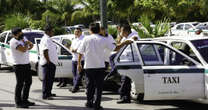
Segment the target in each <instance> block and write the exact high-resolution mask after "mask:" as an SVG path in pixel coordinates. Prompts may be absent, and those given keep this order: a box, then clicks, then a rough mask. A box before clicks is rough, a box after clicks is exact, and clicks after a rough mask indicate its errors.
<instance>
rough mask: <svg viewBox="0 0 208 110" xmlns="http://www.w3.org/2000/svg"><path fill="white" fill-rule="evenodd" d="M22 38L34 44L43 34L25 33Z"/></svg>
mask: <svg viewBox="0 0 208 110" xmlns="http://www.w3.org/2000/svg"><path fill="white" fill-rule="evenodd" d="M24 36H25V37H26V38H27V39H28V40H29V41H31V42H32V43H33V44H34V43H35V38H42V37H43V33H40V32H25V33H24Z"/></svg>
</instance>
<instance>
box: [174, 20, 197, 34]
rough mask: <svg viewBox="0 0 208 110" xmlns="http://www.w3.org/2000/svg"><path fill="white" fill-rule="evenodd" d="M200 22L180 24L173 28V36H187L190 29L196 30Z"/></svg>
mask: <svg viewBox="0 0 208 110" xmlns="http://www.w3.org/2000/svg"><path fill="white" fill-rule="evenodd" d="M198 24H199V23H198V22H186V23H178V24H176V25H175V26H173V27H172V28H171V34H173V35H187V34H188V30H189V29H196V27H195V26H196V25H198Z"/></svg>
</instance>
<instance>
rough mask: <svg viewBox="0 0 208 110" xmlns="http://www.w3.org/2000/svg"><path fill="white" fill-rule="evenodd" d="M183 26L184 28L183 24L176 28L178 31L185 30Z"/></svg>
mask: <svg viewBox="0 0 208 110" xmlns="http://www.w3.org/2000/svg"><path fill="white" fill-rule="evenodd" d="M183 26H184V25H183V24H180V25H178V26H177V27H176V29H177V30H183Z"/></svg>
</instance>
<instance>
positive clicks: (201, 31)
mask: <svg viewBox="0 0 208 110" xmlns="http://www.w3.org/2000/svg"><path fill="white" fill-rule="evenodd" d="M188 34H190V35H202V36H207V35H206V34H208V22H204V23H199V24H198V25H196V28H193V29H189V30H188Z"/></svg>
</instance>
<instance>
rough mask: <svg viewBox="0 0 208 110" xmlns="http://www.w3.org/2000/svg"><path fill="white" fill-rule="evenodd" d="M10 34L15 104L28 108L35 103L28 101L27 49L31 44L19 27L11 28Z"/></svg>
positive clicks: (28, 65) (29, 70) (29, 75)
mask: <svg viewBox="0 0 208 110" xmlns="http://www.w3.org/2000/svg"><path fill="white" fill-rule="evenodd" d="M12 34H13V38H12V39H11V40H10V47H11V53H12V58H13V59H12V60H13V65H14V70H15V75H16V80H17V84H16V88H15V105H16V108H28V106H33V105H35V103H33V102H30V101H28V97H29V91H30V86H31V84H32V73H31V66H30V61H29V50H30V49H32V48H33V44H32V42H30V41H28V40H27V38H25V37H24V35H23V33H22V30H21V28H18V27H17V28H13V29H12Z"/></svg>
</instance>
